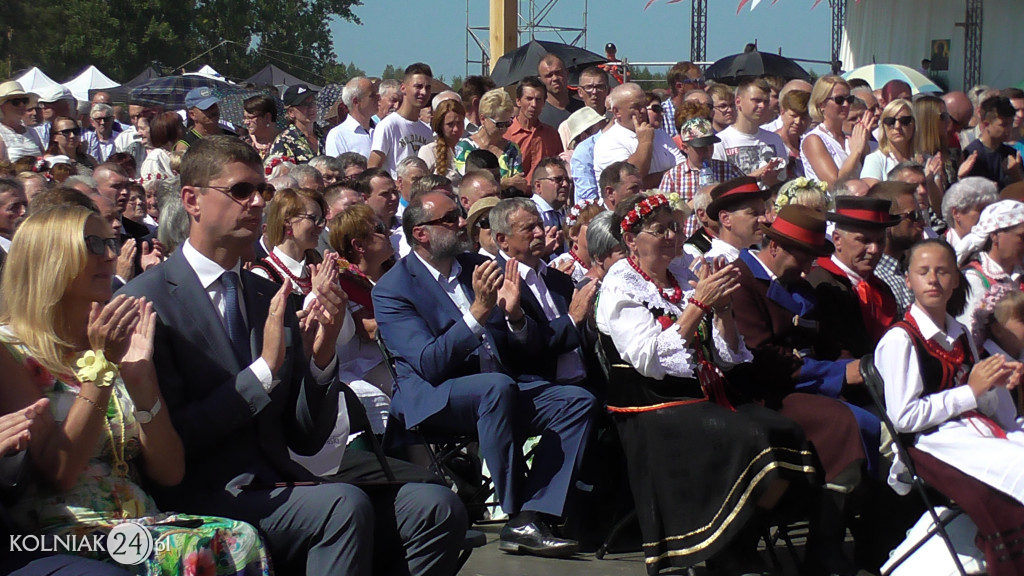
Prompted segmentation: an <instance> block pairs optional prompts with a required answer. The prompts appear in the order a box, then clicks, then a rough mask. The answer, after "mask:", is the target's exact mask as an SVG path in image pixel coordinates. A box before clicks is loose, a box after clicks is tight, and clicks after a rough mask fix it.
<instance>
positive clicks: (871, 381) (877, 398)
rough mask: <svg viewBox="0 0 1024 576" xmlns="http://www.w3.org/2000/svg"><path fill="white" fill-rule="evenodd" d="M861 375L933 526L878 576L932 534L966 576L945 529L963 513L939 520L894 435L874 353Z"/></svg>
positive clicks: (901, 441)
mask: <svg viewBox="0 0 1024 576" xmlns="http://www.w3.org/2000/svg"><path fill="white" fill-rule="evenodd" d="M860 375H861V377H862V378H864V387H865V388H867V390H868V393H869V394H870V395H871V400H872V401H873V402H874V403H875V406H876V407H877V408H878V411H879V413H880V414H881V418H882V425H883V426H885V429H886V431H888V433H889V435H890V436H891V437H892V443H893V446H895V449H896V453H897V454H898V455H899V459H900V461H901V462H903V464H904V465H905V466H906V468H907V475H908V478H906V480H909V481H910V483H911V485H912V486H913V487H914V489H915V490H916V491H917V493H918V495H919V496H920V497H921V500H922V501H923V502H924V504H925V506H926V507H927V508H928V514H929V515H931V518H932V527H931V528H930V529H929V530H928V533H927V535H926V536H925V537H924V538H922V539H921V541H920V542H918V543H917V544H915V545H914V546H913V547H911V548H910V549H908V550H907V551H906V552H905V553H904V554H903V555H902V556H900V557H899V558H898V559H897V560H896V561H895V562H894V563H893V564H892V567H891V568H890V569H889V570H888V571H883V572H882V574H881V576H888V574H891V573H892V571H893V570H895V569H896V568H897V567H898V566H899V565H900V564H902V563H903V562H904V561H906V559H907V558H909V557H910V556H911V555H913V554H914V553H915V552H917V550H918V549H919V548H920V547H921V546H923V545H924V543H925V542H927V541H928V540H930V539H931V537H932V536H933V535H935V534H938V535H939V537H940V538H941V539H942V541H943V542H945V544H946V548H947V549H948V550H949V554H950V555H951V556H952V557H953V562H954V563H955V565H956V569H957V571H958V572H959V573H960V575H961V576H967V571H966V570H965V569H964V566H963V563H961V562H960V556H958V555H957V552H956V548H955V547H954V546H953V541H952V540H951V539H950V537H949V533H948V532H946V526H948V525H949V524H950V523H951V522H952V521H953V520H954V519H955V518H956V517H957V516H959V515H960V514H962V513H963V511H962V510H959V509H955V510H956V513H955V514H950V515H948V516H947V517H946V518H945V519H942V518H941V517H940V516H939V513H938V512H937V511H936V509H935V505H934V504H932V498H931V497H930V496H929V494H928V491H929V490H928V486H927V484H925V482H924V480H923V479H922V478H921V477H920V476H918V474H917V469H916V468H915V467H914V462H913V460H911V459H910V452H909V451H908V450H907V447H906V445H905V444H904V439H905V436H904V435H901V434H899V433H897V432H896V426H894V425H893V423H892V420H891V419H890V418H889V415H888V414H887V413H886V411H885V383H884V382H883V381H882V376H881V375H880V374H879V373H878V369H877V368H876V367H875V358H874V354H868V355H866V356H864V357H863V358H861V360H860Z"/></svg>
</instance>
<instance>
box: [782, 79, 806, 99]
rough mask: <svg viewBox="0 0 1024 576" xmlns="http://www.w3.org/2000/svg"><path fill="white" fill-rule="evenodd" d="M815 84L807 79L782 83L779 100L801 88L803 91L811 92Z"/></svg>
mask: <svg viewBox="0 0 1024 576" xmlns="http://www.w3.org/2000/svg"><path fill="white" fill-rule="evenodd" d="M813 88H814V86H812V85H811V83H810V82H808V81H806V80H790V81H789V82H786V83H785V84H783V85H782V90H779V100H782V97H783V96H785V95H786V94H789V93H790V92H792V91H793V90H799V91H801V92H810V91H811V90H812V89H813Z"/></svg>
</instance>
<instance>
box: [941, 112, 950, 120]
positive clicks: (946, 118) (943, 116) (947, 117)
mask: <svg viewBox="0 0 1024 576" xmlns="http://www.w3.org/2000/svg"><path fill="white" fill-rule="evenodd" d="M939 120H942V121H943V122H945V121H946V120H949V112H942V113H940V114H939Z"/></svg>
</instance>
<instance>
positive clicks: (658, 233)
mask: <svg viewBox="0 0 1024 576" xmlns="http://www.w3.org/2000/svg"><path fill="white" fill-rule="evenodd" d="M644 232H646V233H648V234H650V235H651V236H654V237H655V238H657V239H659V240H664V239H665V238H668V237H669V236H675V235H676V234H678V233H679V222H676V221H675V220H673V221H671V222H669V223H668V225H666V226H665V228H664V229H662V228H650V229H647V228H645V229H643V230H641V231H640V233H641V234H643V233H644Z"/></svg>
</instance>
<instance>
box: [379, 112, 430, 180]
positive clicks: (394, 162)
mask: <svg viewBox="0 0 1024 576" xmlns="http://www.w3.org/2000/svg"><path fill="white" fill-rule="evenodd" d="M433 141H434V132H433V130H431V129H430V126H427V125H426V124H424V123H423V122H420V121H419V120H414V121H412V122H410V121H409V120H406V119H405V118H402V116H401V114H398V113H397V112H396V113H394V114H388V115H387V116H385V117H384V119H383V120H381V121H380V124H377V127H376V128H374V129H373V145H372V146H371V148H372V150H373V151H375V152H382V153H383V154H384V157H385V158H384V163H383V164H382V165H381V168H384V169H386V170H387V171H388V172H391V176H392V177H396V176H397V174H396V173H395V168H396V167H397V166H398V163H399V162H401V161H402V160H403V159H404V158H405V157H406V156H415V155H416V153H417V152H419V151H420V148H421V147H423V146H425V145H427V144H429V143H431V142H433Z"/></svg>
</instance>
